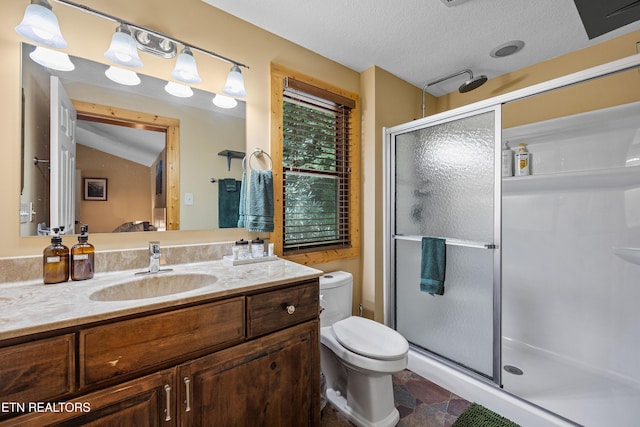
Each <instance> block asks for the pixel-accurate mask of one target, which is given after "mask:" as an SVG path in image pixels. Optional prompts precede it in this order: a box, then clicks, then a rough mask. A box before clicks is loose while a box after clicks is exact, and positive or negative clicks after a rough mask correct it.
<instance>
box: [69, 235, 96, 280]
mask: <svg viewBox="0 0 640 427" xmlns="http://www.w3.org/2000/svg"><path fill="white" fill-rule="evenodd" d="M88 232H89V226H88V225H86V224H85V225H83V226H81V227H80V235H79V236H78V243H76V244H75V245H73V246H72V247H71V280H87V279H91V278H92V277H93V258H94V257H93V255H94V252H95V249H94V247H93V245H92V244H91V243H89V242H88V241H87V240H89V235H88Z"/></svg>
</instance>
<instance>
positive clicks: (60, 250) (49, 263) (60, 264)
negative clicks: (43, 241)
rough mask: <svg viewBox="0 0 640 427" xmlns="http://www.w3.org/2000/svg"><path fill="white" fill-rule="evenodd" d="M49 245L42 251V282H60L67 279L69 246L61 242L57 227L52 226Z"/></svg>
mask: <svg viewBox="0 0 640 427" xmlns="http://www.w3.org/2000/svg"><path fill="white" fill-rule="evenodd" d="M52 230H53V233H54V234H53V237H52V238H51V245H49V246H47V247H46V248H45V249H44V252H43V253H42V270H43V274H42V276H43V279H44V284H45V285H49V284H53V283H62V282H66V281H67V280H69V248H67V247H66V246H65V245H63V244H62V237H60V235H59V234H58V232H59V231H60V229H59V228H54V229H52Z"/></svg>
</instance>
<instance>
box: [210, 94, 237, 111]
mask: <svg viewBox="0 0 640 427" xmlns="http://www.w3.org/2000/svg"><path fill="white" fill-rule="evenodd" d="M213 105H215V106H216V107H220V108H234V107H235V106H236V105H238V101H236V99H235V98H232V97H230V96H226V95H220V94H216V95H215V96H214V97H213Z"/></svg>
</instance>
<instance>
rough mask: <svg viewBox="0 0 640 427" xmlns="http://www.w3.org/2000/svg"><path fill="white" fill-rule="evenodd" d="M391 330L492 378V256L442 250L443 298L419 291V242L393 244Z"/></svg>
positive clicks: (450, 248)
mask: <svg viewBox="0 0 640 427" xmlns="http://www.w3.org/2000/svg"><path fill="white" fill-rule="evenodd" d="M395 244H396V264H395V271H396V277H395V282H396V329H397V331H398V332H400V333H401V334H402V336H404V337H405V338H406V339H407V341H409V342H410V343H412V344H415V345H418V346H420V347H422V348H424V349H426V350H429V351H431V352H433V353H435V354H438V355H440V356H443V357H446V358H447V359H449V360H452V361H454V362H456V363H458V364H460V365H462V366H465V367H467V368H470V369H473V370H474V371H476V372H479V373H481V374H483V375H485V376H487V377H492V376H493V356H494V354H493V280H492V278H493V270H492V269H493V251H491V250H486V249H478V248H469V247H464V246H453V245H451V246H449V245H448V246H447V249H446V251H447V253H446V256H447V267H446V280H445V282H444V295H442V296H433V295H430V294H428V293H426V292H421V291H420V242H414V241H406V240H396V242H395Z"/></svg>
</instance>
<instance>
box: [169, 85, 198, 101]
mask: <svg viewBox="0 0 640 427" xmlns="http://www.w3.org/2000/svg"><path fill="white" fill-rule="evenodd" d="M164 90H165V91H166V92H167V93H170V94H171V95H173V96H177V97H178V98H191V97H192V96H193V90H192V89H191V88H190V87H189V86H187V85H182V84H180V83H176V82H167V84H166V85H165V87H164Z"/></svg>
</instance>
